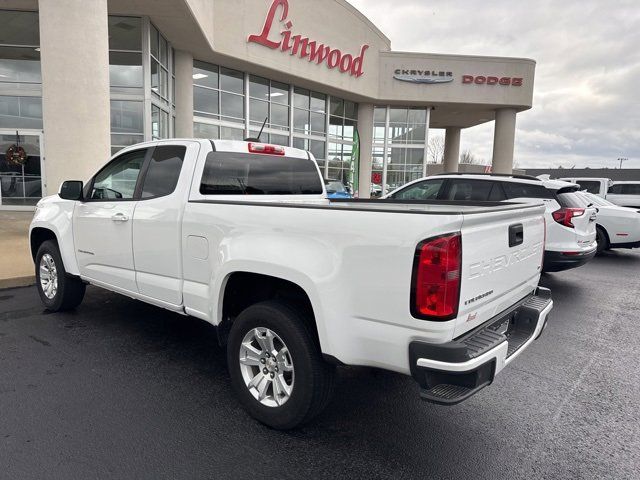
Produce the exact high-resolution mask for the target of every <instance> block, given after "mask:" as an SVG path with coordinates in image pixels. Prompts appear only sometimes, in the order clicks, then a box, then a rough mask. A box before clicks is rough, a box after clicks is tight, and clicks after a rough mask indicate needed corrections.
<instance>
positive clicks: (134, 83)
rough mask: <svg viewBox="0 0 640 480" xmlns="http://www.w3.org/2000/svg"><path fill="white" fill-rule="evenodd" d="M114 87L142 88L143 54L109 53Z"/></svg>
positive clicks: (110, 74) (110, 73)
mask: <svg viewBox="0 0 640 480" xmlns="http://www.w3.org/2000/svg"><path fill="white" fill-rule="evenodd" d="M109 83H110V84H111V86H112V87H128V88H136V87H137V88H142V86H143V82H142V53H130V52H109Z"/></svg>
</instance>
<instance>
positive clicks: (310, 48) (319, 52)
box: [247, 0, 369, 78]
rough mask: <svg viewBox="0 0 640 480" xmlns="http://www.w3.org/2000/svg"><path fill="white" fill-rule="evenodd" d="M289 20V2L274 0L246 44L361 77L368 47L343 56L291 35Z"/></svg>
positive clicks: (323, 46)
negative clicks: (260, 25)
mask: <svg viewBox="0 0 640 480" xmlns="http://www.w3.org/2000/svg"><path fill="white" fill-rule="evenodd" d="M276 16H277V19H276ZM288 17H289V1H288V0H273V2H272V3H271V7H270V8H269V12H268V13H267V18H266V19H265V21H264V26H263V27H262V32H261V33H260V34H259V35H249V38H248V39H247V42H248V43H258V44H260V45H264V46H265V47H267V48H270V49H272V50H280V51H281V52H283V53H285V54H289V55H292V56H298V57H300V58H301V59H303V60H307V61H308V62H313V63H317V64H318V65H320V64H322V63H324V64H325V65H326V66H327V68H329V69H331V70H333V69H334V68H337V69H338V70H339V71H340V72H341V73H348V74H349V75H351V76H353V77H356V78H358V77H361V76H362V75H363V74H364V70H363V63H364V54H365V52H366V51H367V49H368V48H369V45H363V46H362V47H360V53H359V54H358V55H352V54H350V53H344V52H342V51H341V50H339V49H337V48H332V47H329V46H327V45H325V44H324V43H319V42H318V41H316V40H311V39H310V38H308V37H304V36H302V35H300V34H296V35H293V31H292V30H291V28H292V27H293V22H292V21H291V20H289V19H288ZM272 30H273V32H272ZM277 30H280V32H279V34H277V33H276V31H277Z"/></svg>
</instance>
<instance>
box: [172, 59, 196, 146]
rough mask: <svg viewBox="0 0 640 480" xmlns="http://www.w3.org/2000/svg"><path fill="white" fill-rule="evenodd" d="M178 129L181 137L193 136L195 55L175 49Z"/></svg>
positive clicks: (178, 135)
mask: <svg viewBox="0 0 640 480" xmlns="http://www.w3.org/2000/svg"><path fill="white" fill-rule="evenodd" d="M174 54H175V61H176V62H175V63H176V71H175V72H174V73H175V76H176V131H175V132H174V135H175V136H176V137H180V138H191V137H193V55H191V54H190V53H188V52H185V51H183V50H176V51H175V53H174Z"/></svg>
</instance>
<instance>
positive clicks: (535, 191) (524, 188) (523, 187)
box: [502, 182, 553, 199]
mask: <svg viewBox="0 0 640 480" xmlns="http://www.w3.org/2000/svg"><path fill="white" fill-rule="evenodd" d="M502 186H503V187H504V191H505V193H506V194H507V198H508V199H512V198H553V194H552V193H551V192H550V191H549V190H547V189H546V188H545V187H544V186H543V185H535V184H531V183H517V182H503V183H502Z"/></svg>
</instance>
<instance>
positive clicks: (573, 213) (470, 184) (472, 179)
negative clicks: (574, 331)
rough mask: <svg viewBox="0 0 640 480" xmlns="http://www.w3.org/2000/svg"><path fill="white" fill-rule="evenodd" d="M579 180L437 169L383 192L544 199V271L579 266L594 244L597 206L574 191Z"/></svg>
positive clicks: (404, 196)
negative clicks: (439, 172) (432, 174)
mask: <svg viewBox="0 0 640 480" xmlns="http://www.w3.org/2000/svg"><path fill="white" fill-rule="evenodd" d="M579 190H580V186H579V185H576V184H573V183H568V182H563V181H559V180H540V179H538V178H536V177H530V176H526V175H499V174H484V175H483V174H441V175H436V176H433V177H426V178H421V179H419V180H415V181H413V182H411V183H408V184H406V185H404V186H402V187H400V188H398V189H396V190H394V191H393V192H391V193H389V195H387V196H386V197H384V198H388V199H398V200H403V201H411V200H418V201H429V200H437V201H439V202H442V201H451V202H455V203H463V202H467V201H473V202H478V201H485V202H506V201H509V202H536V203H539V202H544V204H545V205H546V207H547V210H546V214H545V220H546V222H547V238H546V246H545V252H544V271H546V272H558V271H561V270H568V269H570V268H575V267H579V266H581V265H584V264H585V263H587V262H588V261H589V260H591V259H592V258H593V257H594V256H595V254H596V250H597V244H596V213H597V209H596V208H595V207H594V206H593V204H590V203H589V202H588V201H587V200H586V199H585V198H584V197H582V196H580V195H577V194H576V193H575V192H577V191H579Z"/></svg>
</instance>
